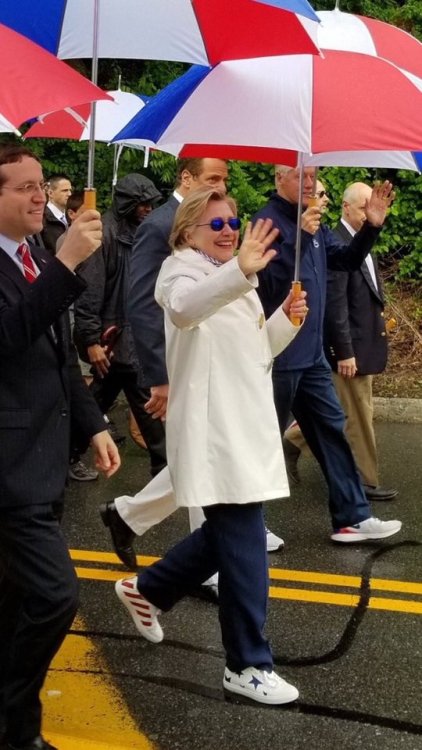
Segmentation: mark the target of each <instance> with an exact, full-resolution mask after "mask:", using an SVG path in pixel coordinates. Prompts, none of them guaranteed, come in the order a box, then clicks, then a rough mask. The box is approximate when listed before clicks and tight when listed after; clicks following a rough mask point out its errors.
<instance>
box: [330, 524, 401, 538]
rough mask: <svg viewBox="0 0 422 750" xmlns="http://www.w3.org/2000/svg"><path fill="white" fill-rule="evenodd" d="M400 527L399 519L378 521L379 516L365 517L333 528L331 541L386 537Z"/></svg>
mask: <svg viewBox="0 0 422 750" xmlns="http://www.w3.org/2000/svg"><path fill="white" fill-rule="evenodd" d="M400 529H401V521H380V519H379V518H367V519H366V520H365V521H361V522H360V523H356V524H355V525H354V526H345V527H344V528H342V529H334V531H333V533H332V534H331V539H332V540H333V542H344V543H346V544H350V543H351V542H365V541H367V540H368V539H386V538H387V537H389V536H393V534H397V532H398V531H400Z"/></svg>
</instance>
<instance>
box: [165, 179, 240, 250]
mask: <svg viewBox="0 0 422 750" xmlns="http://www.w3.org/2000/svg"><path fill="white" fill-rule="evenodd" d="M211 201H224V202H225V203H227V204H228V205H229V206H230V208H231V209H232V211H233V213H234V215H235V216H236V215H237V206H236V201H235V200H234V199H233V198H231V197H230V196H228V195H225V194H224V193H220V192H219V191H218V190H215V188H210V187H200V188H196V189H195V190H193V191H192V192H190V193H189V194H188V195H187V196H186V198H185V199H184V200H183V201H182V202H181V204H180V206H179V208H178V209H177V211H176V215H175V217H174V222H173V228H172V231H171V234H170V239H169V244H170V247H171V248H172V249H173V250H181V249H182V248H186V247H187V240H186V231H187V229H188V227H191V226H194V225H195V224H197V223H198V220H199V219H200V217H201V216H202V214H203V213H204V211H205V209H206V208H207V206H208V204H209V203H210V202H211Z"/></svg>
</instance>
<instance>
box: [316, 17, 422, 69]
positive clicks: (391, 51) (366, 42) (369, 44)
mask: <svg viewBox="0 0 422 750" xmlns="http://www.w3.org/2000/svg"><path fill="white" fill-rule="evenodd" d="M318 18H319V19H320V21H321V23H320V25H319V27H318V45H319V46H320V47H321V48H324V49H336V50H348V51H349V52H361V53H362V54H365V55H373V56H375V57H382V58H384V59H385V60H389V61H390V62H392V63H394V64H395V65H397V66H398V67H399V68H401V69H402V70H407V71H408V72H409V73H411V74H413V75H415V76H418V77H419V78H422V44H421V42H420V41H419V40H418V39H416V38H415V37H414V36H412V35H411V34H408V33H407V32H406V31H403V30H402V29H399V28H398V27H397V26H392V25H391V24H389V23H384V22H383V21H378V20H376V19H375V18H366V17H365V16H355V15H353V14H351V13H343V12H342V11H340V10H338V9H336V10H330V11H318Z"/></svg>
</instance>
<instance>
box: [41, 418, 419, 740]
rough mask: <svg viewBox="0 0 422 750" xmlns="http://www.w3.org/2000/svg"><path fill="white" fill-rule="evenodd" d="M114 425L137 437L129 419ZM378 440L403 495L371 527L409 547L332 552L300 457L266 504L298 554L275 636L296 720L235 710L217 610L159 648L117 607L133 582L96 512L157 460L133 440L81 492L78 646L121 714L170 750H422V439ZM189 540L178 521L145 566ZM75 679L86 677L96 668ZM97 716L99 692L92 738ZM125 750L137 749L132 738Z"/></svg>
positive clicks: (274, 616) (174, 615)
mask: <svg viewBox="0 0 422 750" xmlns="http://www.w3.org/2000/svg"><path fill="white" fill-rule="evenodd" d="M115 418H116V421H117V422H118V424H119V426H120V427H121V428H122V429H123V430H125V428H126V425H125V419H124V410H123V409H122V408H121V407H119V409H118V410H117V412H116V415H115ZM376 429H377V437H378V445H379V454H380V463H381V477H382V483H383V485H384V486H395V487H397V488H398V489H399V490H400V495H399V497H398V498H397V499H396V500H394V501H392V502H378V503H374V504H373V510H374V515H378V516H379V517H381V518H383V519H389V518H397V517H398V518H400V519H401V520H402V521H403V530H402V532H401V533H400V534H398V535H397V536H395V537H392V538H390V539H388V540H386V541H384V542H383V543H369V544H368V543H367V544H358V545H350V546H344V545H335V544H333V543H332V542H331V541H330V539H329V533H330V523H329V517H328V512H327V500H326V489H325V484H324V481H323V478H322V475H321V474H320V471H319V468H318V466H317V464H316V463H315V462H314V460H313V459H311V458H302V459H301V461H300V463H299V470H300V475H301V483H300V485H298V486H297V487H293V488H292V496H291V498H289V499H287V500H284V501H280V502H272V503H267V504H266V505H267V523H268V526H269V527H270V528H271V529H272V530H273V531H274V532H275V533H277V534H279V535H281V536H282V537H283V538H284V540H285V549H284V550H283V551H281V552H278V553H273V554H271V555H270V566H271V568H270V576H271V598H270V604H269V615H268V623H267V634H268V636H269V638H270V641H271V643H272V647H273V652H274V656H275V664H276V668H277V671H279V673H281V674H282V675H283V676H284V677H286V678H287V679H288V680H289V681H291V682H293V683H294V684H295V685H296V686H297V687H298V688H299V691H300V698H299V700H298V702H297V703H296V704H290V705H289V706H286V707H284V708H267V707H264V706H260V705H258V704H250V705H238V704H236V703H232V702H226V701H225V700H224V695H223V691H222V687H221V682H222V674H223V668H224V655H223V650H222V646H221V642H220V632H219V626H218V612H217V607H216V606H215V605H212V604H209V603H206V602H203V601H200V600H196V599H191V598H186V599H185V600H184V601H182V602H181V603H180V604H179V605H178V606H177V607H176V608H175V609H174V610H172V611H171V612H169V613H167V614H165V615H163V616H162V617H161V620H160V621H161V624H162V626H163V628H164V631H165V640H164V641H163V643H161V644H158V645H153V644H150V643H148V642H146V641H144V640H143V639H142V638H141V637H140V636H138V635H137V634H136V631H135V629H134V626H133V624H132V620H131V619H130V618H129V616H128V615H127V612H126V611H125V610H124V609H123V607H122V606H121V604H120V603H119V602H118V600H117V599H116V597H115V594H114V587H113V582H114V581H115V580H116V578H119V577H122V576H123V575H125V571H124V568H123V566H122V565H119V564H118V562H117V558H113V556H111V555H110V554H107V553H110V552H112V547H111V544H110V538H109V534H108V531H107V530H106V529H105V528H104V527H103V525H102V523H101V520H100V518H99V515H98V506H99V503H100V502H104V501H105V500H109V499H112V498H113V497H114V496H117V495H119V494H132V493H135V492H136V491H137V490H138V489H140V488H141V487H142V486H143V485H144V484H145V483H146V482H147V480H148V460H147V454H146V453H145V452H143V451H141V450H140V449H138V448H137V447H136V446H135V445H134V444H133V443H132V442H131V440H130V438H127V440H126V444H125V446H124V447H123V449H122V459H123V467H122V469H121V471H120V473H119V474H118V475H116V476H115V477H113V478H112V479H111V480H109V481H108V482H107V481H106V480H104V479H102V478H100V479H99V480H98V481H97V482H94V483H89V484H88V483H87V484H82V483H76V482H72V483H71V486H70V487H69V490H68V492H67V506H66V514H65V520H64V528H65V533H66V536H67V538H68V541H69V546H70V547H71V549H72V550H73V552H72V554H73V557H74V559H75V564H76V566H77V568H78V574H79V576H80V578H81V608H80V615H81V618H80V619H79V620H78V622H77V623H76V624H75V627H74V630H73V632H74V635H75V637H76V638H82V637H83V636H87V637H88V638H89V639H90V641H91V642H92V643H93V644H94V647H95V649H97V650H98V653H99V654H100V656H101V664H102V666H101V668H100V669H99V670H98V669H97V673H96V674H97V680H98V679H100V680H101V681H104V682H107V683H110V684H112V685H113V689H114V690H115V691H116V692H115V695H117V696H118V697H117V698H116V702H115V704H114V703H113V702H112V703H111V704H110V706H109V711H110V716H112V715H113V714H114V713H115V712H117V711H119V712H122V711H123V714H125V712H126V714H127V716H128V717H130V720H131V721H132V722H134V723H135V725H136V727H137V728H138V729H139V732H140V733H142V734H143V735H144V736H145V737H146V738H147V739H148V740H149V741H150V743H151V744H150V745H149V746H150V747H151V746H153V747H154V748H157V750H178V749H179V748H183V750H196V748H198V749H199V748H201V750H246V749H247V748H251V747H252V748H262V749H265V750H267V749H271V750H273V748H274V750H279V749H281V748H283V749H284V748H289V750H299V749H302V748H306V750H326V749H328V748H331V747H333V748H338V747H342V748H343V749H344V750H352V748H353V750H356V749H359V748H362V749H363V750H381V749H382V750H397V749H398V748H400V749H401V748H403V749H404V750H422V700H421V692H422V690H421V689H422V582H421V581H422V577H421V569H422V512H421V504H422V493H421V485H422V482H421V480H422V461H421V458H422V425H420V424H419V425H418V424H413V425H407V424H389V423H377V425H376ZM187 531H188V522H187V513H186V512H185V511H184V510H179V511H177V512H176V513H175V514H174V515H173V516H172V517H171V518H169V519H167V520H166V521H165V522H163V523H162V524H161V525H160V526H159V527H156V528H155V529H152V530H151V531H149V532H148V533H147V534H146V535H145V536H144V537H143V538H141V539H139V538H138V539H137V541H136V551H137V554H138V555H139V556H140V558H139V560H138V561H139V562H140V564H141V565H144V564H148V562H150V559H149V557H150V556H152V557H154V556H159V555H162V554H163V553H165V551H166V549H167V548H168V547H169V546H171V545H172V544H173V543H174V542H175V541H177V540H178V539H180V538H181V537H182V535H184V534H185V533H187ZM69 669H70V671H71V670H72V665H70V667H69ZM77 669H78V670H79V671H80V672H82V674H84V673H86V674H87V675H88V673H89V672H90V665H89V664H86V665H82V666H78V667H77ZM53 671H54V670H53ZM75 671H76V668H75ZM91 671H92V670H91ZM93 704H95V692H94V694H91V692H89V691H88V694H87V695H79V696H78V710H79V713H80V716H81V723H82V725H83V723H84V722H85V723H86V724H87V725H88V723H89V720H88V718H87V717H89V712H90V711H91V710H92V708H91V707H92V705H93ZM63 721H64V723H66V717H64V719H63ZM106 725H107V716H105V717H104V718H103V728H104V727H106ZM79 731H80V733H81V734H82V735H83V731H84V730H83V726H82V728H81V729H80V730H79ZM118 746H119V748H132V747H135V745H134V744H131V741H129V740H127V741H126V740H125V737H124V732H123V733H122V734H121V735H120V744H119V745H118ZM78 747H79V745H78ZM80 747H84V745H80ZM86 747H88V745H86ZM104 747H110V748H115V747H117V745H115V744H112V743H111V744H110V745H104ZM136 747H138V745H136ZM139 747H141V745H139ZM142 747H143V746H142Z"/></svg>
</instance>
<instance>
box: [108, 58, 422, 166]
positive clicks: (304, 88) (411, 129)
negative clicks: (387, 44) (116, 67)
mask: <svg viewBox="0 0 422 750" xmlns="http://www.w3.org/2000/svg"><path fill="white" fill-rule="evenodd" d="M345 81H350V85H349V86H346V85H345ZM356 81H357V82H359V83H358V85H356ZM114 140H115V141H117V142H125V143H128V142H133V141H135V144H136V141H138V142H139V140H140V141H141V143H143V142H144V141H145V140H146V141H147V142H149V143H150V144H155V146H156V147H157V148H160V146H161V145H163V147H165V146H172V145H173V146H174V145H177V144H185V153H186V155H188V154H189V155H190V154H191V153H192V155H193V151H196V155H206V156H211V155H216V154H218V155H219V156H220V157H221V158H235V159H252V160H255V161H270V162H283V159H282V153H280V151H283V150H284V149H288V150H293V151H299V152H302V153H305V154H318V153H323V152H331V151H368V150H381V151H403V150H409V151H420V150H422V79H415V80H409V77H408V76H407V75H405V74H404V73H403V72H402V71H401V70H400V69H399V68H397V67H396V66H395V65H393V64H391V63H389V62H386V61H384V60H381V59H380V58H377V57H370V56H369V55H362V54H356V53H352V52H337V51H334V50H328V51H325V52H324V58H320V57H317V56H311V55H298V56H284V57H272V58H271V57H268V58H257V59H253V60H235V61H228V62H223V63H220V64H219V65H216V66H215V67H214V68H212V69H210V68H206V67H203V66H193V67H192V68H191V69H190V70H189V71H188V72H187V73H186V74H185V75H183V76H181V77H180V78H179V79H178V80H177V81H174V82H173V83H172V84H170V85H169V86H167V87H166V88H165V89H164V90H163V91H162V92H161V93H160V94H158V95H157V96H156V97H154V99H152V100H151V101H150V102H149V103H148V105H147V106H146V107H145V108H144V109H143V110H142V111H141V112H140V113H139V114H138V115H137V116H136V117H135V118H134V119H133V120H132V121H131V123H129V124H128V125H127V126H126V128H124V129H123V130H122V131H121V132H120V133H119V135H118V136H117V137H116V139H114ZM190 146H192V152H189V151H188V150H187V149H188V147H190ZM198 147H200V151H201V154H199V153H198V150H199V149H198Z"/></svg>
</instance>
